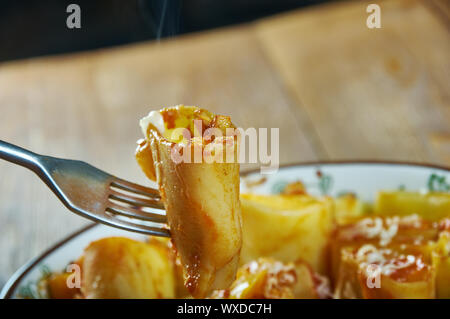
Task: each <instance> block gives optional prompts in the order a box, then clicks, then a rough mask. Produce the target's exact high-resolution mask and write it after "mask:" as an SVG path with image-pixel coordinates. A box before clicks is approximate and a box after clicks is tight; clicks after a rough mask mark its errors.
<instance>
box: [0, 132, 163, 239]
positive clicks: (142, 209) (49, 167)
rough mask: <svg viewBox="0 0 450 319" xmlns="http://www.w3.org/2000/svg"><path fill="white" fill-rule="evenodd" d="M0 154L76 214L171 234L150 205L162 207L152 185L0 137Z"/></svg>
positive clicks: (156, 233)
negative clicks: (28, 172)
mask: <svg viewBox="0 0 450 319" xmlns="http://www.w3.org/2000/svg"><path fill="white" fill-rule="evenodd" d="M0 158H2V159H4V160H7V161H9V162H12V163H15V164H18V165H21V166H24V167H26V168H28V169H30V170H32V171H33V172H35V173H36V174H37V175H38V176H39V177H40V178H41V179H42V180H43V181H44V182H45V183H46V184H47V186H48V187H50V189H51V190H52V191H53V192H54V193H55V194H56V196H58V198H59V199H60V200H61V201H62V202H63V204H64V205H65V206H66V207H67V208H68V209H69V210H71V211H72V212H74V213H76V214H78V215H81V216H83V217H86V218H89V219H91V220H93V221H96V222H100V223H103V224H105V225H109V226H112V227H116V228H121V229H125V230H129V231H133V232H138V233H142V234H147V235H154V236H163V237H170V232H169V230H168V229H167V227H166V223H167V218H166V215H165V214H164V212H163V211H160V213H158V212H155V211H154V210H150V209H149V208H157V209H164V205H163V203H162V201H161V197H160V195H159V192H158V191H157V190H155V189H153V188H149V187H145V186H141V185H138V184H134V183H131V182H128V181H126V180H123V179H120V178H117V177H115V176H112V175H110V174H108V173H105V172H103V171H102V170H99V169H98V168H95V167H93V166H91V165H89V164H87V163H85V162H81V161H74V160H65V159H59V158H55V157H50V156H44V155H39V154H36V153H33V152H30V151H27V150H25V149H23V148H21V147H18V146H15V145H12V144H9V143H6V142H3V141H1V140H0ZM134 220H139V222H134ZM146 222H147V224H146ZM148 222H150V223H148ZM155 223H157V224H155Z"/></svg>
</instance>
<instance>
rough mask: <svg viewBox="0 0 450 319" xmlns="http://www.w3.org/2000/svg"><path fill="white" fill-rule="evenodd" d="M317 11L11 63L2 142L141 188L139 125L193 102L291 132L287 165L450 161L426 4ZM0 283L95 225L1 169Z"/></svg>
mask: <svg viewBox="0 0 450 319" xmlns="http://www.w3.org/2000/svg"><path fill="white" fill-rule="evenodd" d="M380 3H381V5H382V26H383V28H382V29H380V30H369V29H367V28H366V26H365V19H366V17H367V14H366V12H365V7H366V5H367V4H366V3H365V2H351V3H342V4H339V5H331V6H319V7H314V8H312V9H307V10H303V11H297V12H292V13H290V14H287V15H282V16H279V17H276V18H271V19H267V20H263V21H262V22H256V23H253V24H248V25H243V26H239V27H234V28H228V29H222V30H218V31H213V32H207V33H201V34H194V35H190V36H183V37H180V38H177V39H173V40H168V41H163V42H160V43H157V42H154V43H143V44H139V45H133V46H127V47H122V48H117V49H109V50H100V51H94V52H89V53H82V54H76V55H65V56H59V57H48V58H40V59H31V60H25V61H17V62H14V63H7V64H2V65H0V110H1V113H0V114H1V118H0V136H1V138H2V139H4V140H6V141H9V142H12V143H15V144H18V145H21V146H23V147H26V148H29V149H31V150H34V151H36V152H40V153H43V154H48V155H53V156H58V157H65V158H74V159H80V160H84V161H87V162H89V163H91V164H93V165H95V166H98V167H101V168H102V169H104V170H106V171H108V172H111V173H113V174H116V175H118V176H120V177H123V178H126V179H130V180H133V181H136V182H139V183H147V181H146V180H145V178H144V176H143V174H142V173H141V172H140V171H139V169H138V166H137V164H136V163H135V160H134V157H133V153H134V148H135V141H136V139H137V138H139V137H140V135H141V133H140V130H139V128H138V125H137V124H138V120H139V118H141V117H142V116H144V115H146V114H147V113H148V112H149V111H150V110H152V109H158V108H160V107H162V106H167V105H174V104H179V103H184V104H187V105H199V106H203V107H206V108H208V109H210V110H212V111H213V112H217V113H221V114H229V115H230V116H231V117H232V118H233V121H234V122H235V124H237V125H238V126H241V127H243V128H248V127H255V128H260V127H265V128H271V127H278V128H280V142H281V143H280V151H281V157H280V161H281V163H289V162H298V161H310V160H318V159H355V158H373V159H390V160H392V159H397V160H405V159H406V160H416V161H425V162H431V163H438V164H447V165H448V164H450V154H449V136H450V131H449V129H450V128H449V123H450V114H449V112H450V111H449V110H450V92H449V86H448V83H450V81H449V80H450V78H449V75H450V72H449V71H450V64H449V63H450V61H449V59H448V57H449V56H450V41H449V32H448V28H447V26H446V24H445V23H444V22H443V20H442V19H441V18H440V17H438V15H436V14H435V12H434V11H433V12H432V10H435V9H430V8H429V6H427V5H424V4H423V2H420V1H413V0H411V1H400V0H390V1H382V2H380ZM0 190H1V191H0V231H1V233H2V236H0V253H1V254H2V256H3V258H0V286H1V285H2V284H3V283H4V282H5V281H6V279H7V278H8V277H9V276H10V275H11V274H12V273H13V271H15V270H16V269H17V268H18V267H19V266H20V265H21V264H23V263H24V262H25V261H26V260H28V259H29V258H31V257H33V256H36V255H37V254H38V253H40V252H41V251H42V250H43V249H45V248H46V247H48V246H49V245H50V244H52V243H54V242H55V241H57V240H58V239H61V238H62V237H64V236H66V235H67V234H68V233H70V232H72V231H74V230H75V229H77V228H79V227H80V226H81V225H84V224H86V223H87V222H86V221H84V220H83V219H81V218H79V217H77V216H75V215H73V214H71V213H70V212H68V211H67V210H66V209H64V208H63V206H62V204H61V203H60V202H59V201H58V200H57V199H56V197H55V196H53V195H52V194H51V192H50V191H49V190H48V189H47V188H46V187H45V186H44V184H43V183H42V182H40V180H39V179H38V178H37V177H36V176H34V175H33V174H32V173H31V172H28V171H26V170H24V169H23V168H21V167H16V166H13V165H11V164H9V163H5V162H0Z"/></svg>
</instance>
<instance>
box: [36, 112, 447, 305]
mask: <svg viewBox="0 0 450 319" xmlns="http://www.w3.org/2000/svg"><path fill="white" fill-rule="evenodd" d="M141 128H142V131H143V134H144V139H142V140H140V141H139V142H138V148H137V152H136V159H137V162H138V163H139V165H140V166H141V168H142V170H143V172H144V173H145V175H146V176H147V177H148V178H150V179H151V180H153V181H155V182H157V184H158V187H159V191H160V193H161V197H162V200H163V202H164V205H165V209H166V213H167V217H168V225H169V228H170V232H171V238H170V239H161V238H148V240H147V241H146V242H140V241H136V240H132V239H128V238H121V237H110V238H103V239H100V240H97V241H95V242H92V243H91V244H90V245H89V246H88V247H86V249H85V251H84V253H83V255H82V256H79V258H78V259H77V261H76V263H77V264H78V265H79V266H80V268H81V273H82V285H81V288H80V289H76V288H69V287H67V285H65V284H64V283H65V281H66V278H67V274H66V273H54V274H52V275H51V276H49V277H47V278H45V279H44V280H43V282H42V285H44V286H45V287H46V289H47V290H48V293H49V296H50V297H51V298H225V299H245V298H313V299H317V298H450V194H449V193H448V192H432V193H428V194H423V193H419V192H406V191H388V190H379V192H378V194H377V196H376V200H375V202H374V203H368V202H365V201H362V200H361V199H359V198H358V197H357V196H355V195H353V194H344V195H341V196H337V197H334V198H333V197H330V196H312V195H310V194H308V187H306V186H305V185H303V184H302V182H301V181H297V182H295V183H292V184H288V185H285V186H284V188H283V189H282V190H281V193H280V194H275V195H261V194H252V193H243V194H241V193H240V189H239V185H240V177H239V163H238V161H237V160H236V158H237V156H238V152H239V141H240V137H239V136H238V135H237V134H235V133H233V132H235V131H233V130H230V129H233V128H234V125H233V123H232V122H231V120H230V118H229V117H227V116H221V115H215V114H213V113H211V112H209V111H206V110H203V109H200V108H197V107H190V106H183V105H179V106H176V107H169V108H165V109H162V110H160V111H153V112H151V113H150V114H149V115H148V116H147V117H145V118H144V119H142V120H141ZM230 132H232V133H230ZM198 151H200V153H201V155H202V156H203V157H202V161H197V160H196V158H195V155H196V154H197V153H196V152H198ZM230 154H231V155H230ZM174 156H175V157H177V156H178V157H177V158H176V159H174ZM227 156H229V157H227ZM180 157H181V158H182V159H183V160H181V161H179V160H180ZM227 159H228V160H227ZM229 159H231V160H229Z"/></svg>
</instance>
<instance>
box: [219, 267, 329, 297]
mask: <svg viewBox="0 0 450 319" xmlns="http://www.w3.org/2000/svg"><path fill="white" fill-rule="evenodd" d="M211 297H212V298H218V299H293V298H297V299H318V298H328V297H330V289H329V285H328V280H327V279H326V278H325V277H322V276H320V275H319V274H317V273H315V272H314V271H313V270H312V269H311V267H310V266H309V265H308V264H307V263H305V262H302V261H298V262H296V263H282V262H279V261H275V260H274V259H272V258H260V259H258V260H257V261H252V262H250V263H248V264H246V265H243V266H242V267H241V268H239V270H238V273H237V278H236V281H235V282H233V284H232V285H231V287H230V288H229V289H226V290H220V291H215V292H214V293H213V294H212V296H211Z"/></svg>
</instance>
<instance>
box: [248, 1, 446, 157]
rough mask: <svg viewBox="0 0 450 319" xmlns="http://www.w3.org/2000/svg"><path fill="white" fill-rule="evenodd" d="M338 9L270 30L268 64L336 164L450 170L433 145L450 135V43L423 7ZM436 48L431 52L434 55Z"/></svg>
mask: <svg viewBox="0 0 450 319" xmlns="http://www.w3.org/2000/svg"><path fill="white" fill-rule="evenodd" d="M367 4H368V2H367V3H364V2H362V3H361V2H357V3H352V4H338V5H334V6H328V7H323V8H321V7H319V8H315V9H310V10H305V11H302V12H298V13H294V14H289V15H286V16H282V17H279V18H275V19H272V20H267V21H263V22H261V23H260V24H259V25H258V27H257V29H258V35H259V37H260V39H261V42H262V44H263V46H264V48H265V51H266V52H267V55H268V57H269V58H270V60H271V61H272V63H273V64H274V65H275V68H277V69H278V70H279V71H280V72H281V74H282V77H283V79H284V80H285V84H286V85H287V86H288V87H289V88H290V89H291V90H292V92H294V94H295V96H296V97H297V101H298V105H299V107H300V108H302V109H305V110H306V112H307V114H308V116H309V117H310V119H311V120H312V122H313V124H314V127H315V129H316V131H317V132H318V135H319V137H320V140H321V141H322V143H323V144H324V146H325V149H326V150H327V152H328V154H329V156H330V157H331V158H340V159H352V158H376V159H383V158H391V159H396V160H407V159H409V160H415V161H429V162H434V163H446V164H449V162H448V161H446V158H445V157H441V156H440V154H439V152H438V151H437V150H435V149H434V148H433V147H432V146H431V144H430V140H429V139H430V136H431V135H434V134H448V133H449V130H450V126H449V123H450V113H449V112H450V108H449V102H450V96H449V93H450V92H449V86H448V83H449V82H450V72H449V70H450V60H449V59H448V57H449V56H450V41H448V40H449V33H448V30H447V29H446V28H445V26H444V25H443V24H442V23H441V22H440V21H437V20H436V17H435V16H434V15H433V14H431V13H430V12H429V11H428V10H427V8H425V7H424V6H423V5H422V3H421V2H420V1H383V2H380V4H381V10H382V28H381V29H368V28H367V27H366V25H365V19H366V17H367V14H366V13H365V8H366V6H367ZM431 48H432V49H431Z"/></svg>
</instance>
